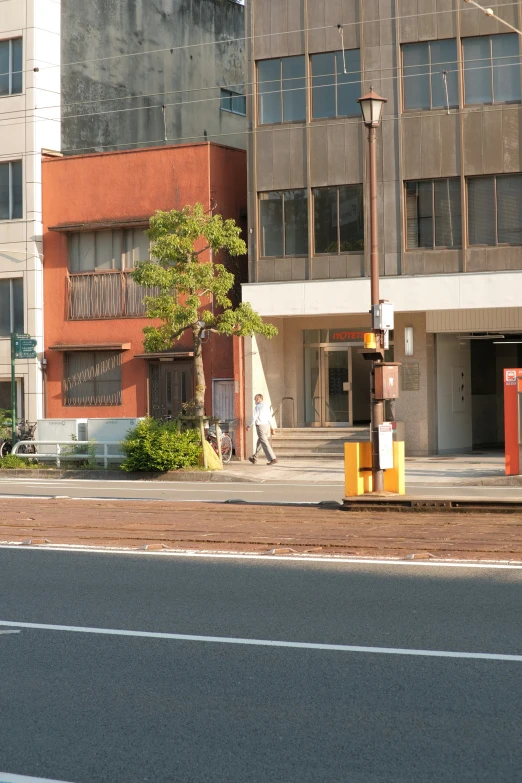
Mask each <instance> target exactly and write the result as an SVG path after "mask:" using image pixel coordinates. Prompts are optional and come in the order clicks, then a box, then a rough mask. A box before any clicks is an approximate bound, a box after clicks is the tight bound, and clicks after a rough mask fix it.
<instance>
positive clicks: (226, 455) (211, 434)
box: [206, 424, 234, 464]
mask: <svg viewBox="0 0 522 783" xmlns="http://www.w3.org/2000/svg"><path fill="white" fill-rule="evenodd" d="M206 439H207V441H208V442H209V443H210V445H211V446H212V448H213V449H214V451H215V452H216V454H219V449H218V443H217V435H216V426H215V424H213V425H212V426H211V427H208V428H207V433H206ZM233 448H234V447H233V444H232V438H231V437H230V435H228V433H226V432H222V433H221V460H222V461H223V462H224V463H225V464H228V463H229V462H230V460H231V459H232V451H233Z"/></svg>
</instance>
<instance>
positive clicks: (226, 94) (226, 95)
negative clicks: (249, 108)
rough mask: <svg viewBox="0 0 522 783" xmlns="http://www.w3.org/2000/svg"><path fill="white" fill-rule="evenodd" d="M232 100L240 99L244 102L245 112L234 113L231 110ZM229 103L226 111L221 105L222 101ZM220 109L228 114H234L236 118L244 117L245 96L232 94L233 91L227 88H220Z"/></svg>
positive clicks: (237, 93) (238, 93)
mask: <svg viewBox="0 0 522 783" xmlns="http://www.w3.org/2000/svg"><path fill="white" fill-rule="evenodd" d="M234 98H242V99H243V100H244V102H245V111H244V112H243V111H235V110H234V109H233V105H234ZM227 100H228V101H230V108H229V109H228V108H227V107H226V106H224V105H223V102H224V101H227ZM220 109H221V111H226V112H228V113H229V114H236V115H237V116H238V117H246V95H244V94H243V93H241V92H234V90H231V89H230V88H228V87H221V92H220Z"/></svg>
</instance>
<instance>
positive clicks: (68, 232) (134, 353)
mask: <svg viewBox="0 0 522 783" xmlns="http://www.w3.org/2000/svg"><path fill="white" fill-rule="evenodd" d="M42 169H43V177H42V181H43V214H44V235H43V241H44V253H45V258H46V263H45V273H44V307H45V312H46V319H45V358H46V361H47V370H46V401H47V406H46V411H45V415H46V417H48V418H58V419H62V418H120V417H122V418H134V417H137V416H145V415H146V414H150V415H153V416H156V417H162V416H176V415H177V414H178V413H180V412H181V407H182V405H183V403H185V402H189V401H190V400H191V399H192V397H193V387H194V373H193V361H192V356H193V353H192V347H191V341H190V338H189V336H188V335H187V338H189V339H185V335H184V336H183V337H182V339H181V340H180V341H179V343H176V344H175V345H174V346H173V348H172V350H171V351H167V352H162V353H158V354H146V353H145V352H144V349H143V328H144V326H146V325H148V324H150V321H149V320H148V319H147V318H146V316H145V304H144V297H145V296H147V295H153V294H154V291H153V290H152V289H151V290H149V289H147V288H145V287H142V286H138V285H136V284H135V283H134V281H133V280H132V277H131V276H130V272H131V271H132V269H133V268H134V266H135V265H136V263H137V262H138V261H142V260H147V259H148V258H149V242H148V238H147V236H146V235H145V233H144V232H145V230H146V228H147V226H148V222H149V218H150V217H151V215H153V214H154V213H155V211H156V210H158V209H162V210H170V209H182V208H183V207H184V206H186V205H187V204H190V205H193V204H195V203H197V202H199V203H201V204H203V205H204V206H205V207H206V208H207V209H208V210H210V209H213V210H215V211H216V212H218V213H219V214H221V215H223V217H225V218H233V219H235V220H236V221H237V222H238V223H239V224H241V222H244V221H245V214H246V160H245V152H244V151H243V150H239V149H232V148H228V147H223V146H220V145H214V144H208V143H207V144H205V143H203V144H192V145H191V144H187V145H177V146H174V147H162V148H153V149H143V150H132V151H125V152H109V153H99V154H92V155H83V156H64V157H61V156H59V157H58V156H47V157H46V158H45V159H44V161H43V166H42ZM129 182H132V186H131V187H129V186H128V183H129ZM202 259H205V260H209V255H208V251H207V252H206V253H205V254H203V255H202ZM239 263H240V264H241V263H242V264H243V266H245V267H246V259H244V260H243V261H242V262H241V260H239ZM209 306H210V305H209ZM235 343H237V340H233V339H232V338H228V337H225V336H222V335H215V334H209V335H208V337H207V338H206V342H205V344H204V351H203V354H204V365H205V371H206V378H207V391H206V398H205V403H206V405H205V407H206V412H207V414H209V415H210V414H213V415H216V416H218V417H220V418H222V419H229V420H230V419H234V418H235V416H236V414H237V410H239V406H240V386H239V383H238V379H237V378H235V376H234V359H233V353H234V350H237V345H236V346H235V347H234V344H235Z"/></svg>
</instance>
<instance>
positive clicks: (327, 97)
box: [311, 49, 361, 120]
mask: <svg viewBox="0 0 522 783" xmlns="http://www.w3.org/2000/svg"><path fill="white" fill-rule="evenodd" d="M311 62H312V117H313V119H314V120H316V119H320V118H322V117H359V116H360V114H361V110H360V108H359V104H358V103H357V98H360V97H361V55H360V51H359V49H349V50H348V51H345V52H327V53H326V54H313V55H312V57H311Z"/></svg>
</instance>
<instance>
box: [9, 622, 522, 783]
mask: <svg viewBox="0 0 522 783" xmlns="http://www.w3.org/2000/svg"><path fill="white" fill-rule="evenodd" d="M0 625H7V626H9V627H15V628H31V629H33V630H37V631H61V632H67V633H87V634H101V635H104V636H130V637H139V638H145V639H164V640H168V641H178V642H209V643H211V644H239V645H246V646H249V647H289V648H293V649H298V650H323V651H327V652H359V653H373V654H377V655H415V656H421V657H426V658H466V659H471V660H481V661H514V662H517V663H522V655H504V654H501V653H481V652H456V651H448V650H410V649H407V648H404V649H403V648H400V647H363V646H361V645H353V644H321V643H316V642H284V641H274V640H271V639H242V638H235V637H231V636H197V635H195V634H184V633H158V632H155V631H125V630H121V629H115V628H89V627H82V626H76V625H49V624H47V623H16V622H11V621H9V620H0ZM0 783H1V781H0Z"/></svg>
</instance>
